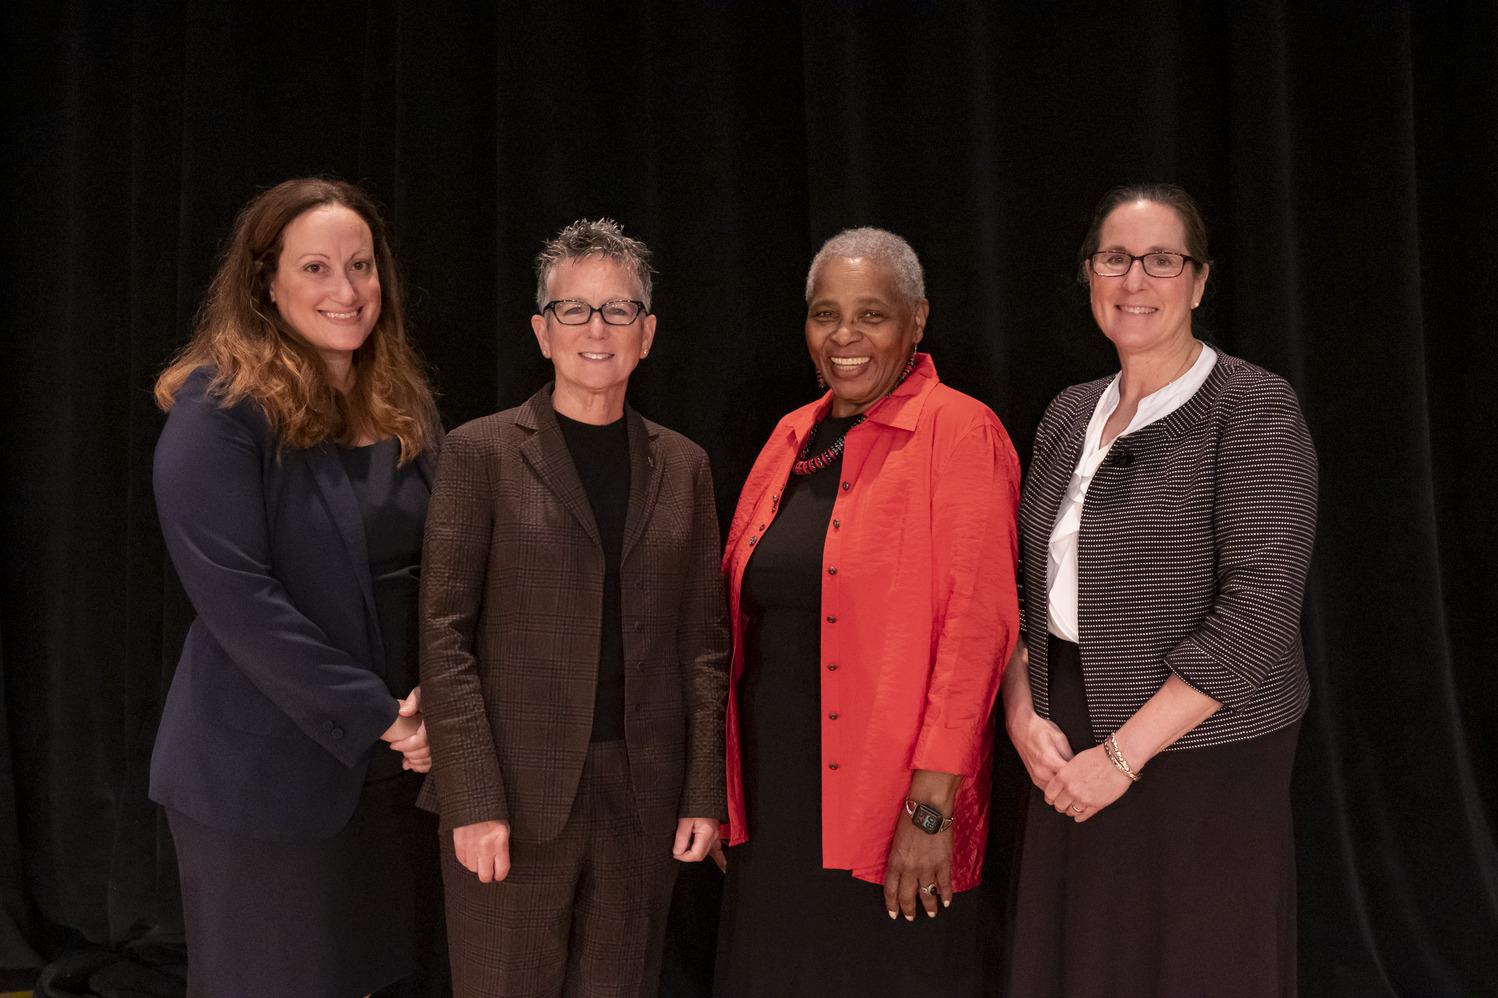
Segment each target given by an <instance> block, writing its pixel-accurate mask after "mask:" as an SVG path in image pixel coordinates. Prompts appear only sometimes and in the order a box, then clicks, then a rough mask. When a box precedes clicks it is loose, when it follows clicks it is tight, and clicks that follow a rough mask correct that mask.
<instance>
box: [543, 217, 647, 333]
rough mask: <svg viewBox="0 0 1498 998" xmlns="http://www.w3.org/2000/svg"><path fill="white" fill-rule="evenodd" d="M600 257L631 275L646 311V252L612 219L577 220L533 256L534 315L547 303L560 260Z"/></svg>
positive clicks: (643, 245)
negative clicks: (636, 284) (597, 255)
mask: <svg viewBox="0 0 1498 998" xmlns="http://www.w3.org/2000/svg"><path fill="white" fill-rule="evenodd" d="M594 253H602V254H603V255H604V256H606V257H608V258H609V259H610V260H612V261H614V262H615V263H617V264H618V265H619V266H621V267H623V268H624V269H625V270H627V271H630V272H631V273H633V274H634V275H635V281H636V282H637V283H638V284H639V285H640V300H641V301H642V302H644V303H645V311H646V312H649V311H650V274H651V270H650V248H649V247H648V246H646V245H645V244H644V243H642V242H640V240H638V239H631V238H630V237H629V236H626V235H625V234H624V230H623V229H622V228H620V226H619V223H618V222H616V221H614V220H613V219H612V218H600V219H599V220H598V221H596V222H592V221H589V220H588V219H586V218H580V219H578V220H577V221H575V222H573V223H572V224H571V225H569V226H567V227H566V228H564V229H563V230H562V231H561V232H558V233H557V234H556V238H554V239H548V240H547V241H546V243H545V244H544V245H543V246H542V247H541V252H540V253H537V254H536V311H537V312H540V311H541V309H543V308H545V307H546V303H547V302H549V301H551V297H550V295H551V277H552V275H553V274H555V273H556V270H557V267H558V266H559V265H560V264H561V263H562V261H564V260H581V259H583V258H584V257H587V256H592V255H593V254H594Z"/></svg>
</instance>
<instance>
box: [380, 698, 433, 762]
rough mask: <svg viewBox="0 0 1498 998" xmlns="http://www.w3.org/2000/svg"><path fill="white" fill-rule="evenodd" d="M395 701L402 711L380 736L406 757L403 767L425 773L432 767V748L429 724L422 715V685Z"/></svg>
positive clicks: (403, 760)
mask: <svg viewBox="0 0 1498 998" xmlns="http://www.w3.org/2000/svg"><path fill="white" fill-rule="evenodd" d="M395 702H396V703H398V704H400V711H399V713H398V714H397V715H396V718H395V723H394V724H392V725H390V727H389V728H387V729H386V731H385V733H384V734H383V735H381V736H380V738H381V740H382V741H386V742H389V743H390V748H391V749H393V750H394V751H396V752H399V753H400V754H401V755H402V756H404V757H405V758H403V759H402V760H401V768H402V769H410V770H414V771H415V772H418V773H425V772H427V771H428V770H430V769H431V768H432V749H431V747H430V746H429V745H428V744H427V725H426V721H425V719H423V718H422V716H421V687H420V686H417V687H415V688H413V689H412V690H411V695H410V696H408V697H407V698H406V699H404V700H397V701H395Z"/></svg>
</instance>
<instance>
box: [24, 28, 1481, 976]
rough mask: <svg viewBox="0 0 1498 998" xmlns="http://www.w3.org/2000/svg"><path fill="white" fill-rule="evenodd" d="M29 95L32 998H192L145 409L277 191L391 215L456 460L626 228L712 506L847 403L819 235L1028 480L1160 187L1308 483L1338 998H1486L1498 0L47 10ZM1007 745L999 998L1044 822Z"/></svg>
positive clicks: (681, 919) (1314, 954) (529, 367)
mask: <svg viewBox="0 0 1498 998" xmlns="http://www.w3.org/2000/svg"><path fill="white" fill-rule="evenodd" d="M0 73H3V74H4V89H3V92H0V102H3V105H0V114H3V121H4V133H3V134H4V138H5V153H4V157H3V169H4V178H5V181H6V183H5V189H4V197H5V199H6V202H7V208H6V211H5V213H4V218H3V225H4V239H3V249H0V252H3V254H4V266H3V269H0V294H3V301H4V303H5V305H4V307H5V310H6V312H7V315H8V319H7V323H6V324H7V326H8V328H7V330H6V334H5V335H6V341H7V342H8V343H9V344H10V345H9V347H8V350H9V354H8V355H7V357H6V362H5V363H4V364H3V367H0V378H3V381H0V389H3V395H0V398H3V402H4V406H5V426H6V428H7V432H6V434H5V446H4V447H3V450H0V469H3V474H0V490H3V495H4V510H5V513H4V526H3V531H4V533H3V549H0V553H3V559H4V572H3V580H4V581H3V586H4V589H3V602H0V637H3V670H0V703H3V706H4V710H3V712H0V984H5V983H9V981H7V980H5V979H4V976H5V975H8V976H9V977H10V978H14V979H15V981H16V982H17V983H21V984H25V983H29V982H30V981H31V980H32V979H33V978H34V977H35V975H36V974H37V972H38V969H39V968H41V967H43V966H45V965H48V964H50V967H49V968H48V970H47V973H46V975H45V977H44V979H43V982H42V985H41V987H40V988H39V991H41V992H44V993H47V994H73V993H79V994H88V993H99V994H106V993H110V994H115V993H118V994H157V993H160V994H166V993H171V991H172V988H173V987H174V982H173V981H172V980H171V977H170V972H171V970H172V966H171V965H172V964H173V962H174V961H180V949H179V948H178V945H177V944H179V943H180V932H181V926H180V902H179V900H178V895H177V885H176V881H175V871H174V865H173V861H172V852H171V847H170V842H169V840H168V839H167V836H166V832H165V826H164V823H163V822H162V820H161V818H160V817H159V815H158V813H157V810H156V808H155V806H154V805H152V804H151V803H150V802H149V801H148V800H147V798H146V796H145V793H146V767H147V762H148V759H149V754H150V748H151V742H152V737H153V733H154V728H155V724H156V718H157V715H158V711H159V706H160V703H161V699H162V696H163V694H164V692H165V688H166V684H167V682H168V680H169V679H170V676H171V672H172V669H173V666H174V663H175V661H176V657H177V654H178V651H179V648H180V642H181V637H182V634H183V631H184V629H185V626H186V624H187V622H188V621H189V619H190V613H191V611H190V608H189V607H188V605H187V604H186V601H185V599H184V598H183V596H182V594H181V592H180V589H179V588H178V587H177V584H176V582H175V580H174V578H173V576H172V574H171V568H170V565H169V563H168V562H167V560H166V559H165V558H164V556H163V552H162V547H161V541H160V538H159V535H158V531H157V524H156V515H155V510H154V506H153V503H152V497H151V482H150V465H151V453H152V448H153V446H154V444H155V441H156V437H157V434H158V433H159V431H160V427H161V423H162V418H161V416H160V415H159V414H158V413H157V411H156V409H155V407H154V406H153V404H152V400H151V395H150V388H151V384H152V381H153V379H154V377H155V375H156V374H157V373H158V372H159V371H160V369H161V368H162V366H163V364H164V363H165V362H166V360H167V359H168V357H169V356H170V355H171V353H172V352H173V350H174V349H176V348H177V347H179V346H180V345H181V344H182V343H184V342H185V340H186V338H187V336H188V334H189V331H190V329H191V325H192V319H193V315H194V313H195V311H196V310H197V308H198V306H199V304H200V302H201V298H202V294H203V291H204V288H205V286H206V284H207V281H208V278H209V276H210V274H211V272H212V270H213V268H214V266H215V262H216V256H217V254H218V253H219V252H220V250H221V249H222V245H223V241H224V239H225V236H226V234H227V232H228V229H229V226H230V223H231V222H232V220H233V217H234V214H235V212H236V211H237V210H238V208H239V207H240V206H241V205H243V204H244V203H245V201H247V200H248V199H249V198H250V197H251V196H252V195H253V194H255V193H256V192H257V191H259V190H261V189H263V188H265V187H267V186H269V185H271V184H273V183H276V182H278V181H280V180H283V179H285V178H287V177H292V176H298V175H303V174H328V175H333V176H338V177H342V178H345V179H350V180H355V181H359V182H361V183H362V184H364V185H365V186H366V187H367V188H368V189H369V190H370V191H371V193H373V194H374V195H375V196H376V197H377V198H378V199H379V200H380V201H381V202H382V203H383V204H384V205H386V206H387V208H388V211H389V216H390V219H391V221H392V223H393V225H394V228H395V232H396V236H397V250H398V256H399V259H400V261H401V265H402V267H403V270H404V276H405V279H406V281H407V287H408V288H409V289H411V300H412V309H411V311H412V316H413V319H414V330H415V338H416V340H417V342H418V345H419V347H420V349H421V350H422V351H423V353H424V354H425V356H426V357H427V358H428V360H429V361H430V363H431V365H432V369H433V375H434V379H435V383H436V385H437V387H438V389H439V390H440V392H441V406H442V411H443V415H444V418H445V419H446V421H447V423H448V425H450V426H452V425H456V424H458V423H460V422H463V421H465V420H468V419H472V418H474V417H476V416H480V415H483V414H485V413H488V412H491V411H493V410H495V409H497V408H502V407H507V406H512V405H515V404H517V403H519V402H520V401H522V400H523V399H524V398H525V397H527V396H528V395H529V394H530V393H531V392H532V391H534V389H535V388H536V387H537V385H539V384H540V383H541V382H543V381H544V380H545V379H546V378H547V375H548V370H549V369H548V367H547V365H546V363H545V362H544V361H543V359H542V358H541V357H540V356H539V353H538V351H537V349H536V347H535V345H534V340H533V338H532V336H531V333H530V330H529V327H528V324H527V320H528V317H529V315H530V314H531V311H532V304H531V296H532V293H533V287H534V284H533V279H532V276H531V269H530V260H531V258H532V256H533V255H534V253H535V252H536V250H537V248H538V246H539V243H540V241H541V240H542V239H543V238H545V237H547V236H549V235H550V234H552V233H553V232H555V230H556V229H557V228H559V227H560V226H561V225H563V224H565V223H567V222H569V221H571V220H573V219H575V218H578V217H581V216H598V215H609V216H612V217H615V218H617V219H619V220H621V221H622V222H623V223H624V225H625V226H626V230H627V231H628V232H630V233H631V234H633V235H636V236H640V237H642V238H644V239H645V240H646V241H647V242H648V243H649V244H650V245H651V246H652V247H653V248H654V249H655V251H656V254H657V257H656V263H657V266H658V269H659V271H660V275H659V279H658V282H657V291H656V310H657V312H658V314H659V316H660V334H659V337H658V339H657V346H656V349H655V350H654V351H653V352H652V354H651V357H650V359H649V361H648V362H646V363H645V364H644V365H642V366H641V368H640V370H639V371H638V372H637V373H636V375H635V379H634V384H633V385H632V387H631V396H632V399H633V401H634V404H635V405H636V406H637V407H638V408H640V409H641V410H642V411H643V412H645V413H646V414H648V415H649V416H651V417H652V418H654V419H657V420H659V421H661V422H663V423H665V424H667V425H669V426H672V427H674V428H676V429H679V430H681V431H683V432H685V433H686V434H687V435H689V436H690V437H692V438H693V439H695V440H697V441H699V442H700V443H702V444H703V446H705V447H706V448H707V450H708V452H709V453H710V454H711V456H712V459H713V466H714V472H715V475H716V483H717V489H718V499H719V505H720V511H721V512H722V513H723V515H725V516H726V515H727V514H728V513H729V511H731V509H732V505H733V502H734V500H735V498H736V495H737V491H738V488H739V485H740V483H741V482H742V480H743V477H744V475H745V474H746V473H747V471H748V468H749V465H750V462H751V461H752V460H753V457H754V454H755V453H756V451H757V449H758V447H759V446H760V444H761V442H762V441H763V440H764V438H765V437H766V435H767V434H768V432H769V430H770V429H771V427H772V426H773V424H774V422H775V420H776V419H777V418H778V417H779V416H780V415H781V414H782V413H784V412H785V411H786V410H788V409H790V408H792V407H793V406H796V405H798V404H800V403H802V402H805V401H807V400H808V399H810V398H811V397H812V396H813V391H814V388H813V384H812V371H811V366H810V364H809V362H808V360H807V357H806V352H805V347H804V344H803V342H802V335H801V321H802V315H803V303H802V298H801V296H802V285H803V280H804V274H805V268H806V265H807V263H808V260H809V258H810V255H811V253H812V251H813V250H814V249H815V247H816V246H817V245H818V244H819V243H820V242H821V240H823V239H824V238H826V237H827V236H829V235H831V234H833V233H834V232H835V231H837V230H838V229H840V228H843V227H845V226H849V225H860V224H874V225H880V226H884V227H887V228H890V229H893V230H894V231H896V232H899V233H901V234H902V235H904V236H906V237H907V238H908V239H909V240H910V241H911V243H912V244H913V245H914V246H915V248H916V250H917V252H918V253H919V254H920V256H921V259H922V261H923V263H924V264H925V267H926V271H927V279H928V287H929V293H930V298H931V303H932V306H931V322H930V325H929V327H928V336H927V340H926V346H927V347H929V348H930V350H931V352H932V354H933V355H934V356H935V358H936V361H937V364H938V367H939V369H940V371H941V373H942V376H943V378H944V379H945V380H947V381H948V382H949V383H951V384H952V385H954V386H955V387H957V388H959V389H961V390H963V391H966V392H969V393H971V394H973V395H976V396H977V397H978V398H980V399H982V400H983V401H985V402H987V403H988V404H989V405H991V406H992V407H993V408H994V409H995V411H997V412H998V414H999V416H1000V418H1001V419H1002V420H1003V421H1004V423H1005V425H1006V426H1007V427H1008V429H1009V432H1010V434H1011V435H1012V436H1013V438H1014V441H1015V444H1016V446H1017V448H1018V449H1019V452H1020V455H1021V457H1022V459H1027V458H1028V452H1029V446H1030V441H1031V437H1032V434H1033V431H1034V428H1035V425H1036V423H1037V422H1038V420H1039V418H1040V414H1041V412H1042V410H1043V409H1044V407H1045V405H1046V403H1047V402H1048V401H1049V400H1050V399H1051V398H1052V397H1053V396H1054V395H1055V394H1056V393H1057V392H1058V391H1060V390H1061V389H1062V388H1063V387H1065V386H1067V385H1069V384H1073V383H1075V382H1079V381H1083V380H1087V379H1090V378H1093V377H1096V376H1099V375H1101V374H1104V373H1107V372H1109V371H1112V370H1114V369H1116V359H1115V357H1114V355H1113V353H1112V350H1111V348H1110V347H1109V345H1108V344H1107V343H1106V341H1104V340H1103V338H1102V337H1101V335H1100V334H1099V333H1098V332H1097V330H1096V328H1095V327H1094V325H1093V323H1092V321H1091V318H1090V315H1089V312H1088V309H1087V304H1086V295H1085V292H1084V291H1083V290H1082V289H1081V288H1080V287H1079V286H1078V285H1077V284H1076V281H1075V263H1074V254H1075V251H1076V246H1077V244H1078V242H1079V240H1080V238H1081V235H1082V232H1083V229H1084V227H1085V223H1086V220H1087V218H1088V216H1089V213H1090V210H1091V208H1092V206H1093V204H1094V203H1095V202H1096V200H1097V198H1098V197H1099V196H1100V195H1101V194H1102V192H1103V191H1104V190H1105V189H1106V188H1108V187H1110V186H1112V185H1113V184H1115V183H1118V182H1120V181H1124V180H1131V179H1161V180H1169V181H1175V182H1178V183H1181V184H1183V185H1184V186H1186V187H1187V188H1188V189H1189V190H1190V191H1192V192H1193V193H1194V194H1195V195H1196V196H1197V198H1198V199H1199V200H1200V202H1201V203H1202V206H1203V208H1204V209H1205V211H1206V213H1207V216H1208V221H1209V224H1210V225H1211V227H1212V243H1213V250H1214V255H1215V256H1216V258H1217V261H1218V263H1217V265H1216V266H1215V267H1214V268H1213V270H1212V276H1211V281H1210V283H1209V285H1208V290H1207V295H1206V298H1205V301H1204V303H1203V308H1202V313H1203V315H1202V327H1203V328H1202V332H1203V333H1204V335H1206V336H1207V337H1208V338H1210V339H1211V340H1212V341H1213V342H1215V343H1217V344H1218V345H1219V346H1221V347H1222V348H1224V349H1226V350H1228V351H1229V352H1231V353H1234V354H1237V355H1239V356H1243V357H1246V358H1248V359H1250V360H1253V361H1255V362H1258V363H1260V364H1263V365H1264V366H1266V367H1268V368H1270V369H1271V370H1274V371H1277V372H1280V373H1282V374H1284V375H1285V376H1286V377H1287V378H1288V379H1289V380H1290V382H1291V383H1292V384H1293V385H1294V386H1295V388H1296V390H1297V391H1298V392H1299V394H1300V398H1301V401H1302V404H1303V406H1304V408H1305V411H1306V416H1307V419H1308V420H1309V423H1310V426H1311V430H1312V433H1313V435H1314V437H1315V440H1316V444H1317V447H1318V449H1319V451H1320V459H1321V496H1322V500H1321V521H1320V530H1319V538H1318V544H1317V550H1316V557H1315V562H1314V565H1313V572H1312V579H1311V585H1310V588H1309V592H1308V596H1307V601H1306V613H1305V636H1306V641H1307V647H1308V653H1309V658H1310V662H1311V675H1312V682H1313V686H1314V699H1313V701H1312V707H1311V712H1310V714H1309V716H1308V718H1307V722H1306V726H1305V729H1304V733H1303V735H1302V738H1301V747H1300V755H1299V761H1298V767H1297V774H1296V791H1295V798H1296V821H1297V828H1298V840H1299V863H1300V926H1301V930H1300V940H1301V970H1302V985H1301V990H1302V993H1303V994H1306V995H1317V996H1320V995H1348V996H1384V995H1420V996H1426V995H1463V996H1465V995H1478V994H1494V993H1498V858H1495V846H1494V834H1493V824H1492V823H1493V820H1494V817H1495V813H1494V812H1495V800H1498V792H1495V791H1498V709H1495V707H1494V704H1495V701H1498V670H1495V669H1494V668H1493V667H1492V666H1493V660H1494V656H1493V654H1492V649H1493V648H1494V646H1495V643H1498V629H1495V621H1498V585H1495V583H1494V572H1493V565H1494V563H1495V561H1498V538H1495V532H1494V526H1493V516H1492V514H1491V513H1490V505H1491V499H1490V496H1491V494H1492V490H1493V488H1494V486H1495V485H1498V445H1495V444H1494V436H1493V433H1494V427H1495V426H1498V394H1495V388H1494V384H1495V377H1498V363H1495V360H1498V357H1495V350H1498V348H1495V345H1494V344H1495V337H1494V333H1495V322H1494V319H1493V302H1494V299H1495V297H1498V285H1495V278H1494V258H1493V253H1494V250H1493V245H1494V234H1495V232H1498V6H1495V5H1493V4H1491V3H1475V4H1471V5H1466V6H1463V5H1456V4H1445V3H1419V4H1408V3H1396V2H1388V0H1365V2H1360V3H1345V4H1314V5H1312V4H1294V3H1291V2H1288V0H1264V2H1254V3H1227V2H1222V3H1217V2H1211V3H1204V2H1195V3H1191V2H1177V0H1155V2H1152V3H1149V4H1139V5H1136V4H1132V3H1123V2H1120V3H1112V4H1083V3H1068V2H1054V3H1052V2H1039V0H1015V2H1009V3H1002V4H1000V3H994V4H989V3H973V4H956V3H938V2H910V3H905V4H873V3H860V2H853V0H847V2H843V3H837V2H807V3H802V4H796V3H789V2H774V0H770V2H754V3H730V2H666V0H652V2H643V3H638V4H628V3H616V4H600V5H598V6H591V5H581V4H575V3H570V2H550V3H545V4H541V3H529V4H528V3H507V4H502V5H498V6H493V7H491V6H488V5H481V4H478V3H435V2H421V3H416V2H411V3H398V2H394V0H337V2H320V3H305V2H302V3H279V2H241V3H236V4H229V3H223V4H219V3H204V2H192V3H188V2H181V0H178V2H169V0H157V2H144V0H143V2H138V3H123V2H118V3H104V2H82V0H73V2H58V3H49V4H35V3H17V2H14V0H13V2H12V3H10V4H8V5H6V7H5V9H4V12H3V13H0ZM998 759H999V766H998V768H999V774H998V780H997V783H996V787H995V804H994V812H995V816H996V821H995V830H994V837H993V846H992V849H991V852H990V858H989V862H988V867H987V871H986V874H985V878H986V880H985V885H984V888H983V891H984V898H985V901H986V903H987V905H988V916H989V917H988V926H987V932H988V935H989V944H988V947H987V950H988V960H989V963H990V966H991V967H992V968H993V969H994V971H995V973H994V974H993V975H992V977H993V980H994V982H995V993H998V991H997V987H998V985H997V968H999V967H1000V966H1001V965H1002V961H1003V932H1004V929H1003V925H1004V923H1005V919H1006V913H1005V904H1006V896H1007V891H1008V886H1009V881H1010V863H1011V861H1012V852H1013V841H1014V828H1013V820H1014V816H1015V815H1016V814H1017V806H1018V800H1019V797H1020V795H1021V794H1022V792H1023V790H1024V778H1023V772H1022V770H1020V768H1019V766H1018V764H1017V760H1016V759H1015V757H1014V753H1013V751H1012V750H1011V749H1009V748H1008V746H1007V742H1004V741H1003V740H1002V735H1001V744H1000V748H999V752H998ZM1120 861H1124V860H1123V859H1122V858H1121V860H1120ZM716 877H717V874H716V871H715V870H713V869H711V868H710V867H709V868H708V869H707V870H702V869H695V870H691V871H688V872H687V873H686V874H685V875H684V876H683V878H682V883H681V887H680V889H679V890H678V906H677V909H676V914H675V923H674V929H673V933H672V940H671V952H670V954H669V956H668V967H669V974H668V984H667V989H666V990H667V991H668V992H669V993H672V994H678V995H696V994H701V993H702V992H703V989H704V987H705V985H704V983H703V982H704V980H705V975H706V974H707V973H708V971H707V970H706V969H705V968H710V965H711V959H712V956H711V950H712V945H713V933H714V927H713V923H714V919H715V917H716V915H715V912H716V904H717V898H716V893H715V892H716V889H717V884H716ZM787 888H788V895H787V903H795V902H794V885H787ZM1098 915H1099V924H1098V930H1099V931H1106V925H1107V913H1106V912H1099V913H1098ZM122 982H124V983H122ZM111 988H113V990H110V989H111ZM132 989H133V990H132Z"/></svg>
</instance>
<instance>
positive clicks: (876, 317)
mask: <svg viewBox="0 0 1498 998" xmlns="http://www.w3.org/2000/svg"><path fill="white" fill-rule="evenodd" d="M929 311H930V305H929V304H928V303H927V301H926V299H924V298H922V299H921V300H920V301H918V302H914V303H911V302H908V301H906V300H905V299H904V298H903V297H902V296H901V295H900V293H899V291H898V289H897V287H896V284H895V278H894V273H893V271H892V270H891V269H890V267H889V265H887V264H885V263H884V262H882V261H879V260H870V259H866V258H862V257H834V258H833V259H831V260H828V261H827V262H826V263H825V264H823V265H822V269H821V271H820V272H818V274H817V276H816V282H815V284H814V285H813V287H812V294H811V301H810V303H809V304H808V306H807V311H806V346H807V349H808V350H810V351H811V360H812V363H813V364H816V365H817V370H818V371H820V372H821V374H822V378H823V380H825V381H826V382H827V386H828V387H829V388H830V389H832V415H834V416H854V415H857V414H858V413H860V412H864V411H865V410H867V409H868V408H869V407H870V406H872V405H873V404H874V403H875V402H878V401H879V400H880V399H882V398H884V396H886V395H888V394H889V393H890V391H892V390H893V389H894V387H895V382H896V381H897V380H899V377H900V372H901V371H903V370H904V369H905V363H906V361H908V360H909V359H910V352H911V350H913V349H914V348H915V345H916V344H917V343H919V342H920V341H921V337H922V336H923V335H925V331H926V315H927V313H928V312H929Z"/></svg>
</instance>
